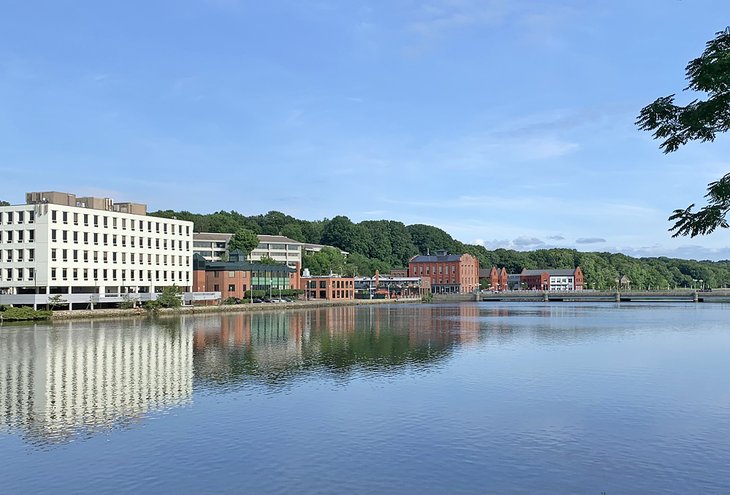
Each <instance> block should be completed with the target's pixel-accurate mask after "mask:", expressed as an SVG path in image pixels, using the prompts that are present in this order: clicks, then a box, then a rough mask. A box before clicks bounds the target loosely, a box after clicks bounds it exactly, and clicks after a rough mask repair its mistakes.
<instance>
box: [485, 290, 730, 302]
mask: <svg viewBox="0 0 730 495" xmlns="http://www.w3.org/2000/svg"><path fill="white" fill-rule="evenodd" d="M476 300H477V301H504V302H520V301H521V302H536V301H542V302H553V301H554V302H560V301H566V302H695V303H701V302H727V303H730V289H715V290H712V291H696V290H687V289H684V290H669V291H653V290H652V291H624V292H620V291H593V290H581V291H537V290H513V291H504V292H480V293H477V294H476Z"/></svg>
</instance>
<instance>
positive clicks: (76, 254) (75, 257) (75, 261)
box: [73, 249, 79, 263]
mask: <svg viewBox="0 0 730 495" xmlns="http://www.w3.org/2000/svg"><path fill="white" fill-rule="evenodd" d="M73 255H74V263H78V262H79V252H78V250H76V249H74V251H73Z"/></svg>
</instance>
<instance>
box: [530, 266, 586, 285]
mask: <svg viewBox="0 0 730 495" xmlns="http://www.w3.org/2000/svg"><path fill="white" fill-rule="evenodd" d="M520 286H521V288H523V289H527V290H554V291H573V290H583V270H581V269H580V267H579V266H578V267H576V268H574V269H572V270H571V269H567V270H561V269H544V270H527V269H524V270H522V273H520Z"/></svg>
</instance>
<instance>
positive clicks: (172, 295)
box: [157, 285, 182, 308]
mask: <svg viewBox="0 0 730 495" xmlns="http://www.w3.org/2000/svg"><path fill="white" fill-rule="evenodd" d="M180 296H181V293H180V289H179V288H178V287H177V286H176V285H173V286H170V287H165V288H163V289H162V293H161V294H160V295H159V296H157V302H158V303H159V304H160V306H162V307H163V308H179V307H180V306H182V299H181V298H180Z"/></svg>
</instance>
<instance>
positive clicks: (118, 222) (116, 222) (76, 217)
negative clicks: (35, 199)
mask: <svg viewBox="0 0 730 495" xmlns="http://www.w3.org/2000/svg"><path fill="white" fill-rule="evenodd" d="M59 218H60V221H61V222H62V223H64V224H68V223H69V220H70V221H72V222H73V224H74V225H79V224H80V223H82V224H83V225H84V226H85V227H88V226H89V225H93V226H94V227H97V228H98V227H99V225H100V223H99V222H100V220H101V226H102V227H103V228H105V229H108V228H110V226H111V228H112V229H116V228H121V230H127V227H129V230H139V231H140V232H142V231H144V230H145V224H146V227H147V232H152V231H153V230H154V232H156V233H158V234H167V233H168V231H169V233H170V234H172V235H175V233H176V232H177V235H183V232H185V234H184V235H187V236H189V235H190V226H189V225H186V226H185V227H183V226H182V225H177V228H175V227H176V226H175V225H170V224H168V223H167V222H157V221H152V220H135V219H133V218H117V217H115V216H111V217H110V216H108V215H94V214H90V213H69V212H68V211H57V210H51V222H52V223H58V222H59ZM90 222H92V223H91V224H90Z"/></svg>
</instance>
